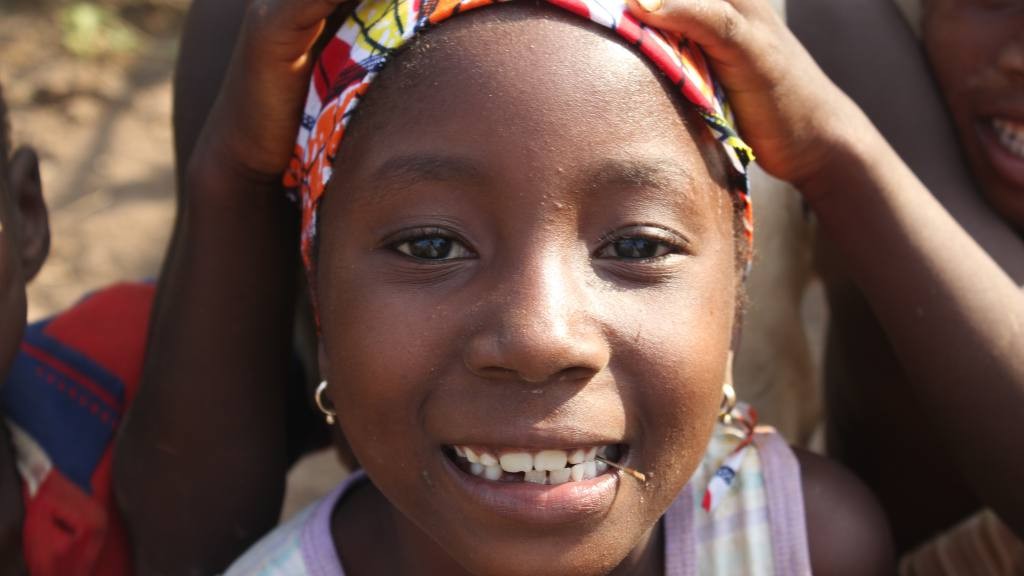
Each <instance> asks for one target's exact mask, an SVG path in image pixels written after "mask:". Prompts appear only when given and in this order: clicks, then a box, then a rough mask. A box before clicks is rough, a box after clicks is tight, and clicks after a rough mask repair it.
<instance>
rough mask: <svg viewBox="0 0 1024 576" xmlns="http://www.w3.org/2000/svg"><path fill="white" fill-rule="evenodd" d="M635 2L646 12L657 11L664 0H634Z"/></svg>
mask: <svg viewBox="0 0 1024 576" xmlns="http://www.w3.org/2000/svg"><path fill="white" fill-rule="evenodd" d="M636 3H637V4H639V5H640V7H641V8H643V9H644V10H645V11H647V12H657V11H658V10H660V9H661V5H662V3H664V0H636Z"/></svg>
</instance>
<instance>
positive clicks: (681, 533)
mask: <svg viewBox="0 0 1024 576" xmlns="http://www.w3.org/2000/svg"><path fill="white" fill-rule="evenodd" d="M662 518H663V519H664V521H665V534H664V536H665V576H694V575H695V574H696V573H697V541H696V535H695V534H694V531H693V487H692V486H691V485H690V484H689V483H687V484H686V486H683V490H682V492H680V493H679V495H678V496H676V499H675V500H674V501H673V502H672V505H671V506H669V508H668V511H667V512H665V515H664V516H663V517H662Z"/></svg>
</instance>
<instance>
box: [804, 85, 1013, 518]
mask: <svg viewBox="0 0 1024 576" xmlns="http://www.w3.org/2000/svg"><path fill="white" fill-rule="evenodd" d="M850 108H851V109H852V110H850V111H848V112H847V113H846V114H845V120H844V121H843V122H842V126H843V129H842V130H841V131H840V130H837V131H836V132H835V133H834V134H835V136H834V138H835V143H834V145H833V150H834V154H833V156H832V157H831V158H830V160H829V161H828V163H827V165H826V168H825V169H823V170H821V171H819V172H817V173H816V174H815V175H813V176H812V177H810V178H808V179H806V180H804V181H802V182H800V183H798V184H799V186H800V189H801V191H802V192H803V193H804V195H805V197H806V198H807V199H808V201H809V202H810V204H811V206H812V207H813V209H814V211H815V212H816V213H817V215H818V217H819V219H820V221H821V224H822V230H824V232H825V233H826V234H827V235H828V236H829V238H830V239H831V240H832V242H833V243H834V244H835V245H836V247H837V250H838V251H839V253H840V255H841V257H842V259H843V262H844V263H845V267H846V269H847V270H848V271H849V273H850V275H851V276H852V278H853V279H854V281H855V282H856V283H857V285H858V286H859V287H860V289H861V290H862V291H863V292H864V294H865V296H866V297H867V299H868V301H869V303H870V304H871V307H872V309H873V310H874V312H875V314H876V315H877V317H878V318H879V320H880V321H881V323H882V326H883V328H884V329H885V332H886V334H887V336H888V337H889V340H890V342H891V343H892V345H893V347H894V349H895V350H896V353H897V355H898V357H899V359H900V362H901V364H902V366H903V367H904V369H905V370H906V371H907V373H908V375H909V377H910V382H911V385H912V386H913V387H914V391H915V392H916V395H917V397H918V398H919V399H920V401H921V404H922V406H923V407H924V409H925V410H927V411H928V412H929V413H930V415H931V416H932V419H933V420H934V421H936V422H941V423H942V426H941V434H942V435H943V437H944V438H945V439H946V441H947V443H946V445H947V446H948V447H949V448H950V450H951V451H952V455H953V458H954V459H955V460H956V461H957V462H958V463H959V465H960V469H961V470H962V472H963V473H964V475H965V477H966V478H967V480H968V481H969V482H970V483H971V485H972V486H973V488H974V489H975V491H976V492H977V494H978V495H979V496H980V497H981V498H982V500H983V501H985V502H986V503H989V504H990V505H991V506H992V507H993V508H994V509H995V510H997V511H998V512H999V513H1000V514H1001V515H1002V516H1003V517H1004V519H1005V520H1006V521H1007V522H1008V523H1009V524H1010V525H1011V526H1013V527H1015V528H1016V529H1017V530H1018V531H1019V530H1021V529H1022V528H1024V501H1022V500H1021V498H1020V497H1019V486H1021V483H1022V482H1024V464H1022V462H1021V460H1020V459H1019V458H1012V457H1008V456H1009V455H1010V454H1016V453H1019V450H1020V439H1021V438H1024V419H1021V418H1020V415H1021V414H1024V354H1021V351H1022V350H1024V295H1022V293H1021V291H1020V289H1019V287H1018V286H1017V285H1016V283H1015V282H1014V281H1013V280H1012V279H1011V278H1010V277H1009V276H1008V275H1007V274H1006V272H1005V271H1004V270H1003V269H1002V268H1001V267H1000V266H999V265H998V264H996V262H995V261H993V260H992V258H991V257H990V256H989V255H988V254H987V253H986V252H985V251H984V250H983V249H982V248H981V247H980V246H979V245H978V243H977V242H975V241H974V239H973V238H972V237H971V236H970V235H969V234H968V233H967V232H966V231H965V230H964V229H963V227H961V226H960V225H959V224H958V223H957V222H956V221H955V220H954V219H953V218H952V217H951V216H950V215H949V213H948V212H947V211H946V210H945V209H944V208H943V207H942V205H941V204H939V202H938V201H937V200H936V199H935V198H934V197H933V196H932V195H931V194H929V193H928V190H927V189H926V188H924V186H923V185H922V184H921V183H920V181H919V180H918V179H917V177H916V176H915V175H914V174H913V173H912V172H911V171H910V170H909V168H907V167H906V165H905V164H903V162H902V161H900V159H899V157H898V156H897V155H896V154H895V152H894V151H892V149H891V148H890V147H889V145H888V143H887V142H886V141H885V139H884V138H882V136H881V135H880V134H879V133H878V132H877V131H876V130H875V129H874V128H873V127H872V126H871V124H870V123H869V122H868V120H867V119H866V118H865V117H864V116H863V115H862V113H861V112H860V111H859V110H858V109H856V108H855V107H853V106H852V104H851V105H850Z"/></svg>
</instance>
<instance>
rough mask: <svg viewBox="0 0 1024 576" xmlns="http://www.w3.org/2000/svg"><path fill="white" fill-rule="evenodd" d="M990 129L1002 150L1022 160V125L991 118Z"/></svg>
mask: <svg viewBox="0 0 1024 576" xmlns="http://www.w3.org/2000/svg"><path fill="white" fill-rule="evenodd" d="M992 129H993V130H994V131H995V133H996V137H997V138H998V139H999V143H1000V144H1002V145H1003V148H1005V149H1007V150H1008V151H1010V152H1011V153H1013V154H1014V155H1016V156H1020V157H1022V158H1024V123H1020V122H1014V121H1013V120H1006V119H1004V118H993V119H992Z"/></svg>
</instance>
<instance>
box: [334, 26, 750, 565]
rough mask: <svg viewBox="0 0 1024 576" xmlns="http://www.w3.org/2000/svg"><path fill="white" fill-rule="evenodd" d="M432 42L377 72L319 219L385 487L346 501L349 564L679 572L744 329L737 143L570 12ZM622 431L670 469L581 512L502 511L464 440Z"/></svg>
mask: <svg viewBox="0 0 1024 576" xmlns="http://www.w3.org/2000/svg"><path fill="white" fill-rule="evenodd" d="M539 15H541V16H542V19H541V18H538V16H539ZM422 43H423V44H425V45H428V46H429V48H425V47H423V46H421V47H420V48H418V49H417V50H420V51H421V52H423V54H422V55H421V56H423V57H419V56H412V57H410V56H409V55H405V56H401V57H399V58H398V59H396V61H395V62H394V63H393V64H392V65H391V67H389V68H386V69H385V71H384V72H383V74H382V76H381V77H380V78H379V80H378V81H377V83H376V84H375V86H374V87H373V89H372V91H371V93H370V95H369V97H368V99H367V101H366V102H365V103H364V105H363V108H362V109H361V110H360V111H359V113H358V114H359V115H358V116H357V117H356V119H355V120H354V121H353V124H352V129H351V131H350V132H349V134H348V135H347V136H346V139H345V141H344V143H343V148H342V151H341V153H340V154H339V158H340V160H339V164H338V166H336V172H335V176H334V179H333V181H332V183H331V184H330V187H329V190H328V193H327V200H326V201H325V204H324V205H323V207H322V209H321V214H320V216H321V218H320V223H321V224H320V235H321V236H320V249H319V270H318V279H319V283H318V291H319V292H318V293H319V305H320V314H321V321H322V329H323V337H322V343H321V347H322V352H321V355H322V363H323V365H324V369H325V371H326V372H325V373H326V376H327V379H328V381H329V382H330V383H331V385H330V388H329V396H330V398H331V399H332V400H333V402H334V404H335V405H336V406H337V410H338V415H339V420H340V424H341V426H342V429H343V430H344V432H345V434H346V436H347V438H348V439H349V441H350V442H351V444H352V448H353V450H354V451H355V454H356V456H357V457H358V458H359V461H360V462H361V463H362V465H363V467H364V468H365V469H366V471H367V473H368V474H369V476H370V478H371V479H372V480H373V486H372V487H371V486H366V487H365V488H364V489H362V490H359V491H357V492H355V493H354V494H353V495H352V496H351V499H350V500H349V501H347V503H346V505H345V506H341V507H340V508H339V511H338V513H337V514H336V516H335V519H334V531H335V537H336V541H337V542H339V543H340V542H342V541H344V542H345V543H346V545H345V546H340V545H339V549H340V551H341V555H342V562H343V564H344V565H345V566H346V570H351V571H352V573H356V574H359V573H398V572H399V571H404V573H412V572H416V573H435V574H441V573H444V574H454V573H460V572H462V571H463V569H464V570H465V571H468V572H470V573H474V574H569V573H572V574H598V573H608V572H610V571H612V570H613V569H615V568H616V566H618V565H620V563H621V564H622V565H621V566H620V568H619V569H620V571H621V572H622V573H630V572H637V571H639V572H640V573H657V572H658V571H660V569H661V568H660V565H661V550H660V546H657V545H655V544H656V543H657V542H658V539H656V538H651V537H650V536H651V535H652V534H654V533H655V532H653V531H652V528H654V527H655V525H656V523H657V521H658V519H659V517H660V516H661V515H662V514H663V512H664V511H665V510H666V508H667V507H668V506H669V504H670V503H671V502H672V501H673V500H674V498H675V497H676V495H677V494H678V492H679V491H680V489H681V488H682V487H683V485H684V484H685V483H686V481H687V480H688V479H689V477H690V475H691V474H692V473H693V471H694V470H695V468H696V466H697V464H698V462H699V460H700V458H701V456H702V454H703V452H704V448H705V446H706V444H707V441H708V438H709V435H710V432H711V429H712V426H713V424H714V421H715V418H716V414H717V409H718V405H719V401H720V399H721V385H722V381H723V377H724V370H725V359H726V355H727V352H728V349H729V344H730V338H731V334H732V329H733V320H734V312H735V306H736V287H737V282H738V274H737V268H736V266H735V242H734V228H733V209H732V203H731V201H730V196H729V193H728V191H727V190H726V188H725V187H724V186H723V185H722V183H721V182H722V181H723V180H724V169H723V168H722V165H721V163H720V161H719V160H718V156H717V150H716V149H715V144H714V143H713V141H711V140H710V138H709V137H708V135H707V133H706V131H705V129H704V128H703V127H702V126H701V125H700V123H699V120H697V119H695V118H692V117H690V115H689V114H684V112H683V107H682V105H680V104H679V102H678V101H677V100H679V99H680V98H679V97H677V96H675V95H673V94H672V93H671V92H670V88H668V87H666V86H664V85H663V83H662V81H661V80H660V79H659V77H658V76H657V75H656V74H655V73H654V72H653V71H652V69H651V68H650V67H649V66H648V65H647V64H646V63H645V62H644V61H643V60H642V59H641V57H639V56H637V55H636V54H634V53H633V52H632V51H631V50H630V49H628V48H626V47H625V46H623V45H622V44H620V43H619V41H617V40H615V39H612V38H610V37H609V35H608V34H607V33H604V32H603V31H599V30H598V29H597V28H596V27H594V26H593V25H591V24H589V23H586V22H581V21H578V19H577V18H575V17H573V16H571V15H569V16H563V15H561V14H557V13H555V12H552V11H551V10H548V9H544V10H539V9H537V8H529V7H511V6H510V7H502V8H490V9H487V10H483V11H481V12H480V13H476V14H471V15H466V16H463V17H460V18H459V19H456V20H454V21H453V22H452V23H450V24H446V25H445V26H444V27H441V28H439V29H438V30H437V31H435V32H433V33H431V34H430V35H429V36H426V37H424V38H423V40H422ZM566 46H571V47H572V51H571V53H572V56H566V54H567V53H568V52H567V51H566ZM411 61H414V62H413V63H412V64H410V62H411ZM638 240H639V241H640V242H638ZM638 248H639V249H640V251H639V252H637V251H636V250H637V249H638ZM636 255H641V256H649V257H640V258H636V257H633V256H636ZM611 443H622V444H626V445H628V456H627V459H626V463H627V464H628V465H629V466H632V467H634V468H637V469H639V470H643V471H644V472H646V473H647V474H648V475H649V477H650V478H651V481H650V482H649V483H648V484H647V485H641V484H640V483H638V482H636V481H635V480H633V479H630V478H626V477H621V478H619V479H618V480H617V481H616V482H617V485H616V486H615V488H614V497H613V501H610V502H608V503H606V504H607V505H605V503H602V504H601V505H600V506H598V507H597V508H595V509H593V510H589V511H584V512H580V513H577V514H575V515H571V517H569V518H563V517H559V520H558V521H557V522H537V523H531V522H525V521H522V519H521V518H519V517H518V516H517V515H516V514H515V512H514V511H512V512H510V513H508V514H504V513H499V512H497V511H495V510H494V509H492V508H488V507H486V506H482V505H479V504H477V503H476V502H475V500H473V499H472V498H470V497H468V495H467V494H466V493H465V491H464V490H463V488H462V487H461V484H460V481H459V480H458V479H457V476H458V475H459V474H463V473H462V472H459V471H457V470H456V469H455V468H454V467H452V466H451V464H450V463H449V461H448V459H447V457H446V456H445V455H444V454H443V452H442V447H443V446H445V445H451V444H480V445H486V446H496V447H534V448H541V447H555V448H557V447H563V446H574V445H577V444H611ZM377 490H379V491H380V493H382V494H383V495H384V496H385V497H386V499H387V500H385V499H384V498H381V497H380V495H379V494H378V493H377ZM365 514H369V515H370V517H376V518H386V519H387V520H380V521H378V522H377V523H376V524H374V525H373V526H371V527H370V528H369V529H368V528H367V525H366V521H365V518H366V517H367V516H366V515H365ZM359 533H362V534H363V536H362V537H361V538H358V541H361V542H369V543H371V544H373V546H371V547H369V548H367V547H364V546H360V545H353V544H352V542H353V541H354V540H353V539H352V538H353V537H356V536H355V535H356V534H359ZM428 534H429V536H428ZM394 550H401V551H403V553H401V554H390V553H383V552H384V551H394ZM627 558H628V559H627ZM624 559H627V560H626V561H625V562H623V560H624ZM460 567H461V568H460Z"/></svg>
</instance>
